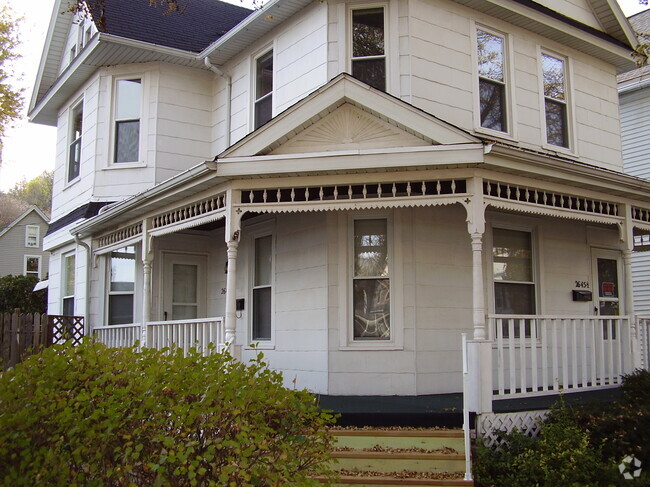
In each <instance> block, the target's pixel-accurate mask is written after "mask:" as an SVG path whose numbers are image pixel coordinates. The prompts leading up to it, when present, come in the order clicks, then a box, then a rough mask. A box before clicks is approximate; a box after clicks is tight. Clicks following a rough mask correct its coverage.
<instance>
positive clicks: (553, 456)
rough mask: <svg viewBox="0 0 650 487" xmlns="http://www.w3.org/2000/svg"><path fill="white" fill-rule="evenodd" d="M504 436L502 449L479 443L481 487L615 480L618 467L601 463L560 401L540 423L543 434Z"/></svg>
mask: <svg viewBox="0 0 650 487" xmlns="http://www.w3.org/2000/svg"><path fill="white" fill-rule="evenodd" d="M503 439H504V440H505V443H504V444H503V445H502V446H501V447H500V448H498V449H491V448H488V447H485V446H483V445H481V444H479V445H478V447H477V457H476V462H475V468H474V472H475V474H476V479H477V482H478V483H479V485H481V486H484V487H492V486H494V487H501V486H526V487H533V486H544V487H591V486H609V485H612V483H613V482H615V481H616V480H617V477H616V474H617V471H616V466H615V465H614V464H613V463H611V462H609V463H607V462H605V463H603V461H602V457H601V453H600V449H599V448H598V447H597V446H595V445H593V444H591V443H590V440H589V434H588V432H586V431H585V430H583V429H582V428H580V427H579V426H578V425H577V424H576V423H575V422H574V421H573V420H572V418H571V416H570V414H569V412H568V410H567V408H566V407H565V406H564V404H563V403H562V402H560V404H559V405H558V406H557V407H555V408H554V409H553V410H552V412H551V415H550V418H549V419H548V420H547V421H545V422H544V423H543V424H542V429H541V433H540V436H539V438H529V437H526V436H524V435H523V434H521V433H519V432H515V433H512V434H504V436H503Z"/></svg>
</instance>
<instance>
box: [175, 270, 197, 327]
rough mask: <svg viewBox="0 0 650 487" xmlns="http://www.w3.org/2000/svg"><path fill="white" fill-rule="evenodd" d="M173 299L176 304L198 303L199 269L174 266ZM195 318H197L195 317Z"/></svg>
mask: <svg viewBox="0 0 650 487" xmlns="http://www.w3.org/2000/svg"><path fill="white" fill-rule="evenodd" d="M173 267H174V268H173V274H174V279H173V283H172V299H173V301H174V302H175V303H185V304H187V303H196V302H197V301H198V299H197V295H198V292H197V282H198V280H197V279H198V272H199V271H198V267H197V266H196V265H191V264H174V266H173ZM193 318H195V317H193Z"/></svg>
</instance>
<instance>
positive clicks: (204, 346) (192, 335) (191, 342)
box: [94, 317, 226, 355]
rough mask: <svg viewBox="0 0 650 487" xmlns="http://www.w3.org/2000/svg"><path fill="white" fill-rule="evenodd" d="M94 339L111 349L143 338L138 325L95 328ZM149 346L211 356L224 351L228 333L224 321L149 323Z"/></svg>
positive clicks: (200, 320)
mask: <svg viewBox="0 0 650 487" xmlns="http://www.w3.org/2000/svg"><path fill="white" fill-rule="evenodd" d="M94 333H95V337H96V338H97V340H98V341H100V342H101V343H104V344H105V345H107V346H109V347H116V348H118V347H132V346H133V345H134V344H135V342H136V341H137V340H140V339H141V337H142V326H141V325H139V324H129V325H113V326H99V327H95V328H94ZM145 336H146V338H147V340H146V344H145V345H146V346H147V347H150V348H155V349H157V350H161V349H163V348H165V347H171V346H172V345H174V346H177V347H179V348H181V349H182V350H183V352H184V353H187V352H188V351H189V349H190V348H192V347H194V348H196V349H197V350H198V351H199V352H200V353H203V354H204V355H207V354H208V353H211V350H212V349H211V348H210V347H209V345H210V344H214V350H217V351H220V350H221V349H223V347H224V344H225V342H226V333H225V328H224V324H223V318H221V317H216V318H200V319H195V320H180V321H152V322H148V323H147V324H146V335H145Z"/></svg>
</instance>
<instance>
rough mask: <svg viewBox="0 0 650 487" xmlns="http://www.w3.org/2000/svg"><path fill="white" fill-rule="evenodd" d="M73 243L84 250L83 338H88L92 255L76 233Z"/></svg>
mask: <svg viewBox="0 0 650 487" xmlns="http://www.w3.org/2000/svg"><path fill="white" fill-rule="evenodd" d="M74 241H75V243H76V244H77V245H79V246H81V247H83V248H84V249H85V250H86V301H85V306H84V308H85V309H84V336H88V334H89V332H90V324H89V323H88V317H89V316H90V264H91V262H92V255H91V251H90V245H88V244H87V243H85V242H82V241H81V239H80V238H79V234H78V233H75V235H74Z"/></svg>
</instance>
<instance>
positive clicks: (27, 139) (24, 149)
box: [0, 0, 648, 191]
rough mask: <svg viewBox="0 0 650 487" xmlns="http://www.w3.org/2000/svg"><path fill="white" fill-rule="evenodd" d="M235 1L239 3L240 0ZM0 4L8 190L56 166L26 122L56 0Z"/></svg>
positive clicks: (49, 147)
mask: <svg viewBox="0 0 650 487" xmlns="http://www.w3.org/2000/svg"><path fill="white" fill-rule="evenodd" d="M538 1H541V0H538ZM232 3H236V4H239V2H238V1H237V0H233V1H232ZM618 3H619V5H620V6H621V8H622V9H623V12H624V13H625V15H627V16H630V15H632V14H635V13H637V12H640V11H642V10H645V9H647V8H648V7H647V6H642V5H639V1H638V0H618ZM0 6H9V7H10V8H11V9H12V10H13V11H14V13H15V16H16V17H22V18H23V20H22V22H21V24H20V29H19V32H20V38H21V40H22V43H21V45H20V46H19V48H18V52H19V53H20V54H21V56H22V57H21V58H20V59H19V60H18V61H16V63H15V64H14V67H15V69H14V71H15V72H16V73H17V74H19V75H18V76H17V78H16V79H15V83H14V86H15V87H21V88H24V90H25V92H24V93H25V108H24V110H23V116H22V118H21V120H19V121H17V122H16V123H15V124H14V127H13V128H11V129H10V130H8V131H7V135H6V136H5V138H4V141H3V142H4V148H3V153H2V165H1V166H0V191H8V190H9V189H11V188H12V187H13V186H14V185H15V184H16V183H18V182H20V181H22V180H23V179H25V180H27V181H29V180H30V179H33V178H35V177H36V176H38V175H39V174H41V173H42V172H43V171H46V170H52V169H54V157H55V150H56V129H55V128H54V127H47V126H43V125H37V124H33V123H29V122H28V121H27V106H28V105H29V100H30V98H31V94H32V88H33V86H34V81H35V80H36V72H37V71H38V63H39V61H40V57H41V54H42V51H43V46H44V44H45V35H46V33H47V26H48V24H49V21H50V16H51V13H52V9H53V7H54V0H0Z"/></svg>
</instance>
